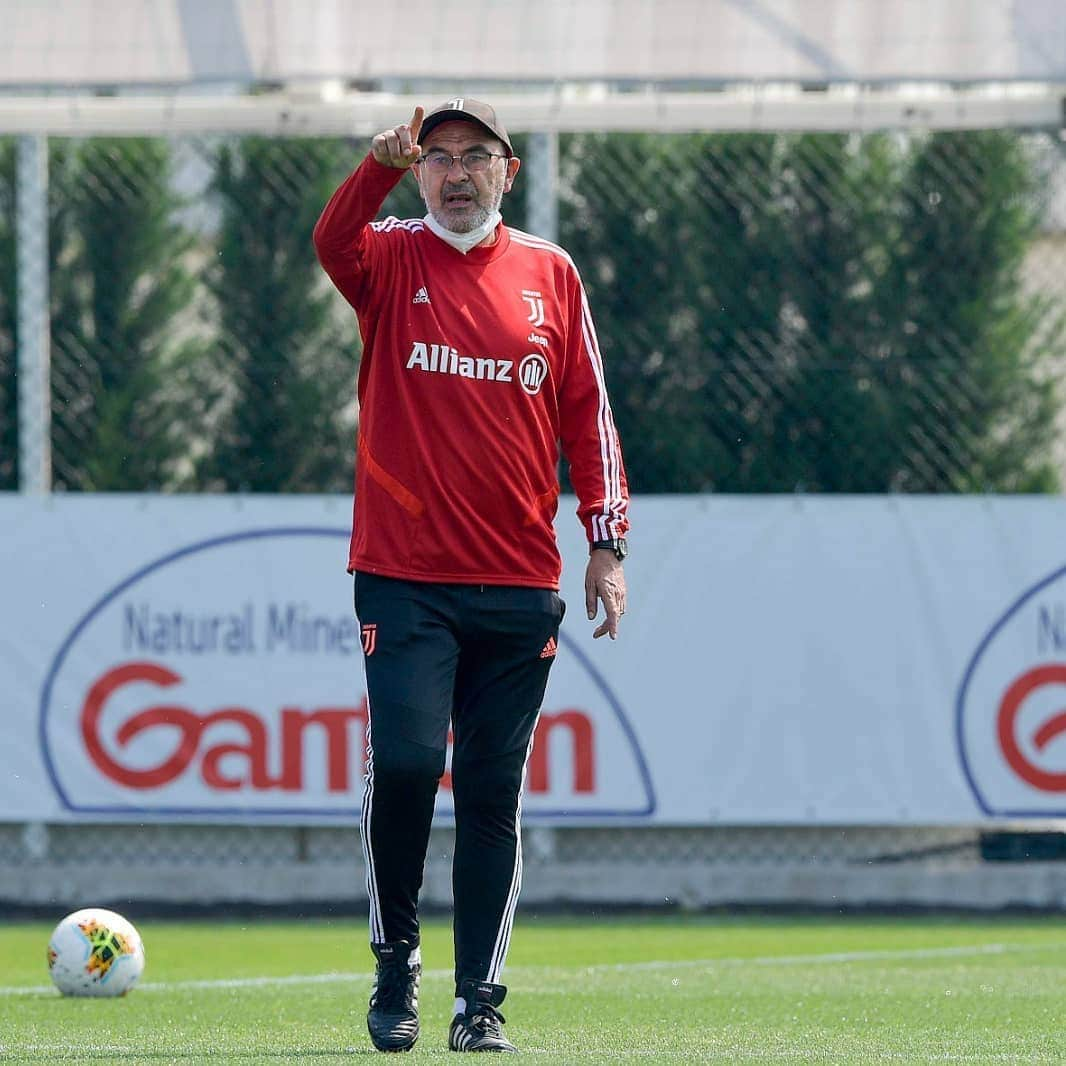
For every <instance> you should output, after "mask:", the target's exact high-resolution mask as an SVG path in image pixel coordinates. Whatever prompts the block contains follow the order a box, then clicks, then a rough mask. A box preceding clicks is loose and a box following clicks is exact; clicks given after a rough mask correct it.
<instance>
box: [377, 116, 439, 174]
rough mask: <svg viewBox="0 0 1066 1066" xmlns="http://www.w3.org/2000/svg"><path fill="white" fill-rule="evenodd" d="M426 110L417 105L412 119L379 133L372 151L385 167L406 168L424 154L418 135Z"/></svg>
mask: <svg viewBox="0 0 1066 1066" xmlns="http://www.w3.org/2000/svg"><path fill="white" fill-rule="evenodd" d="M425 114H426V112H425V110H424V109H423V108H422V107H416V108H415V113H414V114H413V115H412V116H411V121H410V122H409V123H407V124H405V125H403V126H397V127H395V128H394V129H391V130H384V131H383V132H381V133H379V134H378V135H377V136H376V137H375V138H374V140H373V141H372V142H371V144H370V153H371V155H373V157H374V158H375V159H376V160H377V161H378V162H379V163H380V164H381V165H382V166H384V167H395V168H396V169H397V170H406V169H407V168H408V167H409V166H410V165H411V164H412V163H414V162H417V160H418V157H419V156H420V155H421V154H422V149H421V147H420V146H419V143H418V135H419V133H421V132H422V119H423V118H424V117H425Z"/></svg>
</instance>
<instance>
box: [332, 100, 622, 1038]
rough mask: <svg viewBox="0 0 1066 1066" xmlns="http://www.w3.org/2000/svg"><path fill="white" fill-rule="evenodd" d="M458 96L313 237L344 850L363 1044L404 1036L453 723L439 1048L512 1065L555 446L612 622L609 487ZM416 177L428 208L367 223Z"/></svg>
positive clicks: (565, 300) (589, 594)
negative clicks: (355, 737)
mask: <svg viewBox="0 0 1066 1066" xmlns="http://www.w3.org/2000/svg"><path fill="white" fill-rule="evenodd" d="M519 165H520V163H519V160H518V159H517V158H516V157H515V155H514V152H513V150H512V147H511V142H510V139H509V137H508V135H507V131H506V130H505V129H504V127H503V125H502V124H501V122H500V121H499V119H498V118H497V116H496V113H495V111H494V110H493V109H492V108H491V107H489V106H488V105H486V104H483V103H479V102H478V101H476V100H470V99H459V100H452V101H450V102H449V103H447V104H444V105H442V106H441V107H438V108H437V109H436V110H434V111H432V112H430V114H429V115H428V116H427V115H425V113H424V111H423V109H422V108H421V107H419V108H416V109H415V113H414V115H413V117H412V119H411V121H410V123H408V124H405V125H401V126H397V127H395V128H394V129H390V130H385V131H384V132H382V133H380V134H378V135H377V136H376V137H375V138H374V139H373V143H372V147H371V151H370V154H369V155H368V156H367V158H366V159H364V160H363V162H362V163H361V164H360V166H359V167H358V169H357V170H356V171H355V172H354V173H353V174H352V175H351V176H350V177H349V178H348V179H347V180H346V181H345V182H344V184H343V185H341V187H340V188H339V189H338V190H337V192H336V193H334V195H333V197H332V199H331V200H330V201H329V203H328V204H327V205H326V208H325V210H324V211H323V213H322V217H321V218H320V219H319V221H318V224H317V225H316V227H315V248H316V250H317V252H318V256H319V260H320V261H321V263H322V266H323V267H324V268H325V270H326V272H327V273H328V274H329V276H330V277H331V278H332V279H333V282H334V284H335V285H336V286H337V288H338V289H339V290H340V291H341V293H342V294H343V295H344V297H345V298H346V299H347V300H348V302H349V303H350V304H351V305H352V307H353V308H354V309H355V311H356V313H357V315H358V318H359V326H360V331H361V333H362V337H363V357H362V364H361V366H360V369H359V384H358V395H359V402H360V409H361V413H360V425H359V441H358V452H357V459H356V490H355V515H354V528H353V533H352V543H351V552H350V556H349V570H350V571H352V572H354V574H355V608H356V612H357V614H358V616H359V620H360V623H361V626H362V632H363V648H364V655H365V663H366V678H367V695H368V704H369V727H368V750H369V755H368V768H367V780H366V793H365V796H364V801H363V818H362V833H363V850H364V855H365V858H366V865H367V888H368V892H369V896H370V940H371V948H372V950H373V952H374V955H375V957H376V960H377V977H376V983H375V988H374V992H373V994H372V996H371V1000H370V1011H369V1013H368V1015H367V1026H368V1028H369V1030H370V1036H371V1039H372V1040H373V1042H374V1045H375V1046H376V1047H377V1048H378V1049H380V1050H382V1051H399V1050H406V1049H408V1048H410V1047H411V1046H412V1045H413V1044H414V1042H415V1041H416V1040H417V1039H418V1035H419V1021H418V987H419V976H420V974H421V953H420V949H419V925H418V915H417V903H418V893H419V890H420V888H421V885H422V876H423V869H424V865H425V857H426V848H427V845H428V842H429V832H430V821H431V819H432V815H433V804H434V798H435V795H436V791H437V785H438V783H439V781H440V778H441V775H442V774H443V772H444V769H445V757H446V752H447V746H448V739H449V738H448V732H449V727H450V728H451V730H452V734H453V739H452V762H451V775H452V791H453V797H454V803H455V854H454V858H453V867H452V877H453V896H454V938H455V982H456V1001H455V1013H454V1017H453V1020H452V1023H451V1027H450V1030H449V1039H448V1043H449V1047H450V1048H451V1049H452V1050H454V1051H505V1052H508V1051H514V1050H515V1047H514V1045H513V1044H512V1043H511V1042H510V1041H509V1040H508V1039H507V1037H506V1036H505V1035H504V1033H503V1029H502V1023H503V1021H504V1019H503V1015H502V1014H500V1012H499V1007H500V1005H501V1003H502V1002H503V999H504V996H505V994H506V988H505V987H504V986H503V985H502V984H500V977H501V974H502V971H503V965H504V960H505V958H506V955H507V949H508V945H509V942H510V935H511V925H512V921H513V919H514V912H515V906H516V904H517V900H518V890H519V885H520V881H521V871H522V851H521V837H520V825H519V818H520V804H519V798H520V793H521V788H522V781H523V778H524V774H525V765H526V760H527V758H528V755H529V752H530V749H531V746H532V736H533V730H534V727H535V725H536V722H537V716H538V714H539V712H540V706H541V701H542V698H543V695H544V689H545V686H546V684H547V680H548V671H549V669H550V668H551V664H552V662H553V659H554V656H555V651H556V641H557V638H558V633H559V624H560V622H561V621H562V617H563V610H564V605H563V603H562V601H561V600H560V598H559V596H558V593H557V590H558V588H559V576H560V570H561V562H560V558H559V552H558V549H557V547H556V543H555V535H554V529H553V520H554V516H555V510H556V499H557V496H558V492H559V486H558V479H557V464H558V458H559V445H560V442H561V444H562V449H563V452H564V454H565V455H566V458H567V459H568V460H569V463H570V470H571V480H572V482H573V485H574V488H575V491H576V492H577V495H578V499H579V509H578V514H579V517H580V518H581V521H582V522H583V523H584V526H585V529H586V532H587V535H588V540H589V543H590V554H589V563H588V569H587V572H586V578H585V598H586V607H587V611H588V616H589V618H590V619H592V618H595V617H596V614H597V610H598V606H597V605H598V604H599V603H602V604H603V607H604V611H605V618H604V621H603V622H601V623H600V625H599V626H598V627H597V628H596V630H595V631H594V633H593V636H594V637H602V636H603V635H604V634H609V635H610V637H611V639H612V640H613V639H615V638H616V636H617V632H618V620H619V617H620V616H621V615H622V614H623V613H624V611H625V581H624V578H623V573H622V559H623V558H624V556H625V550H626V546H625V540H624V537H625V534H626V531H627V528H628V522H627V518H626V507H627V502H628V491H627V487H626V478H625V473H624V471H623V467H622V455H621V450H620V447H619V442H618V436H617V433H616V432H615V427H614V421H613V418H612V415H611V408H610V405H609V403H608V401H607V394H606V391H605V386H604V378H603V366H602V364H601V362H600V355H599V350H598V347H597V343H596V334H595V330H594V329H593V325H592V320H591V317H590V315H589V310H588V305H587V303H586V300H585V294H584V291H583V289H582V286H581V282H580V279H579V278H578V274H577V271H576V270H575V268H574V265H573V263H572V262H571V260H570V258H569V257H568V256H567V255H566V253H565V252H563V251H562V249H560V248H558V247H557V246H556V245H554V244H551V243H549V242H548V241H545V240H541V239H540V238H538V237H534V236H531V235H530V234H527V233H522V232H521V231H519V230H514V229H510V228H508V227H507V226H504V225H503V224H502V221H501V216H500V213H499V208H500V204H501V201H502V198H503V195H504V193H506V192H508V191H509V190H510V188H511V186H512V183H513V182H514V179H515V175H516V174H517V173H518V168H519ZM409 169H410V170H412V171H413V173H414V176H415V180H416V181H417V182H418V187H419V189H420V191H421V193H422V197H423V199H424V200H425V203H426V207H427V208H428V211H429V213H428V214H427V215H426V217H425V218H424V219H408V220H406V221H400V220H398V219H396V218H391V217H390V218H387V219H385V220H384V221H381V222H372V221H371V220H372V219H374V218H375V217H376V215H377V213H378V211H379V209H380V208H381V205H382V202H383V201H384V199H385V197H386V195H387V194H388V192H389V191H390V190H391V189H392V188H393V187H394V186H395V185H396V184H397V182H398V181H399V180H400V179H401V178H402V177H403V175H404V173H405V172H406V171H407V170H409Z"/></svg>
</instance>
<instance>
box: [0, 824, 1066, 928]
mask: <svg viewBox="0 0 1066 1066" xmlns="http://www.w3.org/2000/svg"><path fill="white" fill-rule="evenodd" d="M357 832H358V831H357V830H356V829H355V828H348V829H339V828H325V827H302V828H293V827H282V826H276V827H268V826H189V825H186V826H182V825H166V824H157V825H150V824H149V825H139V826H138V825H133V826H105V825H65V826H45V825H41V824H36V823H33V824H26V825H0V864H2V865H3V868H4V869H5V871H6V876H5V878H4V881H3V884H2V885H0V901H2V902H4V903H5V904H7V905H9V906H15V907H23V908H30V909H32V910H34V911H42V912H45V911H46V912H48V913H56V912H59V911H62V910H63V909H64V908H67V909H73V908H74V907H76V906H81V905H83V903H84V901H85V900H86V899H92V900H94V901H97V902H99V903H101V904H110V905H115V906H120V907H121V908H123V909H125V908H127V907H131V906H132V907H133V908H134V910H135V912H141V911H143V910H145V909H148V908H151V909H153V910H156V911H158V910H159V909H161V908H164V909H165V908H176V909H181V910H190V909H192V910H195V909H201V908H224V909H233V908H262V907H270V908H279V907H280V908H287V909H289V910H294V911H297V912H300V913H306V912H307V911H309V910H318V909H327V910H330V911H333V912H339V913H355V914H359V913H365V910H366V906H367V901H366V891H365V888H364V884H365V869H364V866H363V860H362V855H361V852H360V848H359V841H358V836H357ZM1064 839H1066V838H1064V837H1063V834H1062V833H1061V832H1059V833H1055V832H1048V831H1044V832H1041V831H1039V829H1038V828H1037V830H1036V831H1034V827H1032V826H1027V827H1026V828H1025V831H1024V832H1015V831H1013V830H1011V829H1010V828H1009V827H1006V828H999V829H997V830H995V831H988V830H984V831H982V830H980V829H976V828H968V827H959V826H955V827H952V826H939V827H938V826H924V827H920V826H895V827H889V826H871V827H859V826H850V827H834V826H787V827H777V826H755V827H742V826H732V827H729V826H716V827H687V828H681V827H676V828H663V827H654V828H652V827H629V828H626V827H618V826H612V827H607V828H573V829H548V828H545V827H536V826H534V827H528V826H527V827H526V828H524V830H523V871H524V873H523V880H524V885H523V896H522V898H523V906H525V907H534V908H536V907H557V906H567V907H577V908H587V907H602V906H616V907H618V906H622V907H627V906H628V907H642V908H643V907H655V908H687V909H698V908H706V907H710V906H738V905H739V906H756V907H758V906H764V907H765V906H769V907H774V906H789V907H795V906H811V907H821V908H830V909H833V910H838V909H842V908H871V907H873V908H880V907H895V908H899V907H935V908H956V909H959V908H961V909H970V910H998V909H1001V908H1004V907H1017V908H1039V909H1054V910H1061V909H1064V908H1066V863H1064V862H1062V861H1061V860H1062V858H1063V855H1064V850H1066V849H1064V847H1063V841H1064ZM453 846H454V832H453V831H452V830H451V829H448V828H444V827H441V828H436V829H434V830H433V832H432V834H431V837H430V843H429V851H428V855H427V859H426V870H425V880H424V883H423V889H422V894H421V901H422V905H423V907H424V908H425V909H427V910H428V909H432V908H438V909H439V908H447V907H448V906H449V905H450V902H451V858H452V850H453Z"/></svg>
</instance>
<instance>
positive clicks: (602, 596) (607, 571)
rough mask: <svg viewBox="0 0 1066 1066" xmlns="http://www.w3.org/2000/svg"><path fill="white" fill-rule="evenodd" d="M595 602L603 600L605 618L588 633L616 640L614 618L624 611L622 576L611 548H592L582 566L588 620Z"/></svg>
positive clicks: (624, 577)
mask: <svg viewBox="0 0 1066 1066" xmlns="http://www.w3.org/2000/svg"><path fill="white" fill-rule="evenodd" d="M597 601H600V602H602V603H603V609H604V610H605V611H606V612H607V617H606V618H605V619H604V620H603V621H602V622H601V623H600V624H599V625H598V626H597V627H596V629H595V630H594V631H593V633H592V636H593V637H594V638H599V637H602V636H603V635H604V634H605V633H609V634H610V637H611V640H617V639H618V620H619V618H621V617H622V615H624V614H625V613H626V576H625V573H624V572H623V571H622V562H621V560H620V559H619V558H618V557H617V556H616V555H615V554H614V552H613V551H607V550H606V549H605V548H594V549H593V551H592V554H591V555H590V556H589V565H588V567H587V568H586V569H585V608H586V610H587V611H588V615H589V619H590V620H591V619H593V618H595V617H596V612H597V610H598V608H597Z"/></svg>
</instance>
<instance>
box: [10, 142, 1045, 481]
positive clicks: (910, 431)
mask: <svg viewBox="0 0 1066 1066" xmlns="http://www.w3.org/2000/svg"><path fill="white" fill-rule="evenodd" d="M524 145H525V138H522V137H519V138H518V145H517V147H518V151H519V153H520V154H522V153H523V151H524ZM366 148H367V144H366V142H365V141H348V140H342V139H320V138H290V139H285V138H273V139H264V138H258V137H240V138H236V137H233V138H223V137H210V138H208V137H193V136H189V137H180V138H174V139H164V138H143V137H142V138H124V139H123V138H87V139H78V140H74V139H62V138H52V139H50V141H49V143H48V157H49V187H48V204H49V210H48V233H49V296H48V303H49V314H50V323H51V417H52V425H51V446H52V456H53V487H54V488H56V489H68V490H116V489H118V490H127V491H136V490H160V489H161V490H172V489H192V490H221V491H226V490H246V491H282V492H288V491H315V492H321V491H333V490H337V491H348V489H349V487H350V483H351V482H350V461H351V453H352V437H353V429H354V426H355V422H356V419H357V412H356V410H355V406H354V399H353V396H354V379H355V374H356V368H357V360H358V351H359V348H358V337H357V332H356V328H355V323H354V318H353V316H352V315H351V314H350V312H349V311H348V309H347V307H346V305H344V303H343V301H342V300H341V298H340V297H339V296H337V295H336V294H335V293H333V292H332V291H331V289H330V287H329V285H328V282H327V281H326V279H325V278H324V276H323V274H322V272H321V271H320V270H319V269H318V267H317V265H316V263H315V260H314V255H313V250H312V246H311V240H310V233H311V228H312V226H313V224H314V221H315V218H316V217H317V214H318V212H319V211H320V209H321V207H322V205H323V204H324V202H325V200H326V199H327V198H328V196H329V195H330V193H331V191H332V190H333V188H334V187H335V186H336V185H337V184H338V183H339V181H340V180H341V179H342V178H343V176H344V175H345V174H346V173H347V172H348V170H349V169H350V168H351V167H352V166H353V165H354V163H355V162H356V161H358V159H359V158H361V156H362V155H363V153H364V152H365V151H366ZM558 156H559V176H558V185H557V206H558V217H559V233H558V238H559V241H560V243H562V244H563V245H564V246H565V247H566V248H567V249H568V250H569V251H570V252H571V254H572V255H573V257H574V259H575V261H576V262H577V264H578V266H579V268H580V269H581V271H582V274H583V277H584V280H585V283H586V286H587V288H588V291H589V296H590V300H591V304H592V307H593V312H594V315H595V317H596V320H597V325H598V330H599V334H600V341H601V345H602V348H603V351H604V356H605V359H606V362H607V371H608V376H609V382H610V386H611V389H612V396H613V402H614V406H615V412H616V418H617V421H618V424H619V427H620V430H621V433H622V437H623V442H624V445H625V449H626V454H627V462H628V467H629V471H630V479H631V484H632V486H633V488H634V489H635V490H636V491H638V492H659V491H722V492H726V491H728V492H781V491H810V492H832V491H838V492H887V491H917V492H941V491H948V492H958V491H1049V490H1054V489H1056V488H1057V487H1058V486H1059V483H1060V468H1061V467H1062V463H1063V458H1062V454H1061V448H1060V443H1061V440H1062V431H1063V425H1062V424H1061V418H1060V412H1061V409H1062V405H1063V396H1062V394H1061V393H1060V391H1059V387H1058V385H1059V371H1060V368H1061V363H1062V359H1063V356H1064V355H1066V339H1064V338H1066V333H1064V308H1066V298H1064V291H1063V283H1062V278H1063V277H1066V179H1064V177H1063V175H1064V174H1066V151H1064V145H1063V142H1062V141H1061V139H1059V138H1058V137H1057V136H1056V135H1055V134H1052V133H1050V132H1049V133H1040V132H1035V133H1034V132H1018V131H983V132H967V133H960V132H933V133H924V134H916V133H906V134H904V133H891V132H886V133H878V134H862V135H859V134H829V133H818V134H803V135H800V134H760V133H736V134H712V133H704V134H692V135H679V134H671V135H653V134H645V133H631V134H622V133H611V134H587V133H585V134H565V135H562V136H560V138H559V144H558ZM15 157H16V144H15V141H14V139H10V138H9V139H6V140H0V488H6V489H13V488H15V487H17V484H18V465H17V442H18V432H17V420H18V409H17V388H16V351H17V343H18V337H17V315H16V248H15V243H16V242H15V237H14V233H15V210H16V207H15V201H16V192H17V189H16V185H17V179H16V165H15ZM523 180H524V178H523V175H522V174H521V173H520V175H519V180H518V183H517V185H516V188H515V190H514V192H512V194H511V196H510V197H509V199H508V201H507V203H506V204H505V217H506V218H507V220H508V221H509V222H510V223H511V224H512V225H515V226H518V227H519V228H524V227H525V226H526V220H527V218H528V217H530V212H529V211H528V210H527V203H526V199H525V196H524V190H523ZM385 211H386V212H389V213H395V214H397V215H400V216H401V217H405V216H411V215H421V214H423V213H424V209H423V208H422V206H421V204H420V203H419V201H418V196H417V190H416V189H415V187H414V183H413V182H412V181H410V180H409V179H406V180H405V181H404V182H403V183H401V185H400V187H399V188H398V189H397V190H396V191H395V192H394V194H393V195H392V196H391V197H390V198H389V201H388V202H387V204H386V207H385ZM42 298H43V294H42Z"/></svg>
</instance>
